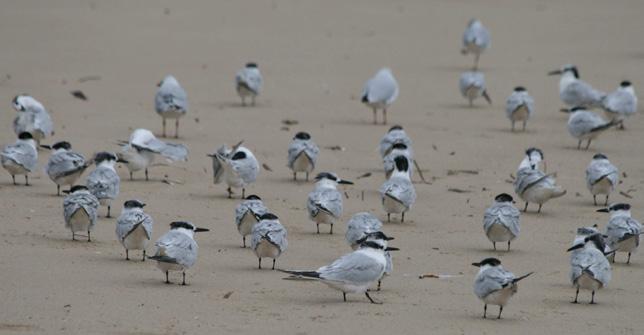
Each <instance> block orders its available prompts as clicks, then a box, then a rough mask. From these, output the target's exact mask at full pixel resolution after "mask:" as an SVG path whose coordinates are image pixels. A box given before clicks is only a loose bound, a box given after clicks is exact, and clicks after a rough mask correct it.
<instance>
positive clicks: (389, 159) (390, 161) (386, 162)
mask: <svg viewBox="0 0 644 335" xmlns="http://www.w3.org/2000/svg"><path fill="white" fill-rule="evenodd" d="M398 156H403V157H405V158H406V159H407V163H408V164H409V166H410V167H411V166H412V164H413V161H414V152H413V151H412V150H411V149H410V148H409V147H408V146H407V145H406V144H404V143H396V144H394V145H393V146H392V147H391V150H390V151H389V154H387V156H385V157H384V158H383V159H382V165H383V168H384V169H385V177H386V179H389V178H391V174H392V173H393V172H394V170H396V163H395V162H394V158H396V157H398ZM411 175H412V169H411V168H410V169H409V177H410V178H411Z"/></svg>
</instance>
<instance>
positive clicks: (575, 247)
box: [566, 243, 584, 252]
mask: <svg viewBox="0 0 644 335" xmlns="http://www.w3.org/2000/svg"><path fill="white" fill-rule="evenodd" d="M583 247H584V244H583V243H580V244H577V245H573V246H572V247H570V248H568V250H566V251H567V252H570V251H573V250H577V249H581V248H583Z"/></svg>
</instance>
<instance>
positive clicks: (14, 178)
mask: <svg viewBox="0 0 644 335" xmlns="http://www.w3.org/2000/svg"><path fill="white" fill-rule="evenodd" d="M11 179H13V184H14V185H18V184H16V176H14V175H11Z"/></svg>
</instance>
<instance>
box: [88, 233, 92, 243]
mask: <svg viewBox="0 0 644 335" xmlns="http://www.w3.org/2000/svg"><path fill="white" fill-rule="evenodd" d="M87 242H92V234H91V233H90V232H89V230H88V231H87Z"/></svg>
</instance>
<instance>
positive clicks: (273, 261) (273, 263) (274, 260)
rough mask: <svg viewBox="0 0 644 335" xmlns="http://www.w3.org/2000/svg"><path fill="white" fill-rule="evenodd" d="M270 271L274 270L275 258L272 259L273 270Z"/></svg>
mask: <svg viewBox="0 0 644 335" xmlns="http://www.w3.org/2000/svg"><path fill="white" fill-rule="evenodd" d="M271 270H275V258H273V268H272V269H271Z"/></svg>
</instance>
